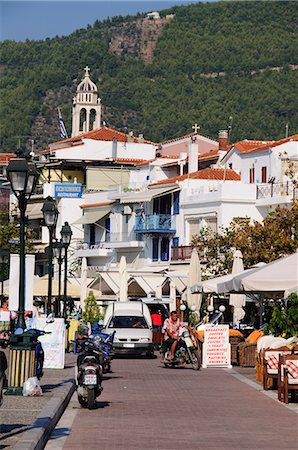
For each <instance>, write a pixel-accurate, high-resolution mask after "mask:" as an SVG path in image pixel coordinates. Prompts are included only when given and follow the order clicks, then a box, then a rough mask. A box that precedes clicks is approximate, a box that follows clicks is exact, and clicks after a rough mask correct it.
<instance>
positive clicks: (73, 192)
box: [54, 183, 83, 198]
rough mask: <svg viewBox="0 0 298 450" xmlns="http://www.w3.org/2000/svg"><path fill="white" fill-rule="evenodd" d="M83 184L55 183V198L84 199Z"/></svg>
mask: <svg viewBox="0 0 298 450" xmlns="http://www.w3.org/2000/svg"><path fill="white" fill-rule="evenodd" d="M82 192H83V187H82V184H81V183H55V192H54V197H55V198H82Z"/></svg>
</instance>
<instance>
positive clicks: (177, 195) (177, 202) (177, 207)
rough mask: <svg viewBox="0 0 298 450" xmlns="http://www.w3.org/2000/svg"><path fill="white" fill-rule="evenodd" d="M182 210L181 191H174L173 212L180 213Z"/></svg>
mask: <svg viewBox="0 0 298 450" xmlns="http://www.w3.org/2000/svg"><path fill="white" fill-rule="evenodd" d="M179 210H180V191H178V192H174V201H173V214H179Z"/></svg>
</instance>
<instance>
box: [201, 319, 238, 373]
mask: <svg viewBox="0 0 298 450" xmlns="http://www.w3.org/2000/svg"><path fill="white" fill-rule="evenodd" d="M202 367H205V368H206V367H229V368H231V367H232V366H231V345H230V343H229V326H228V325H206V328H205V331H204V344H203V364H202Z"/></svg>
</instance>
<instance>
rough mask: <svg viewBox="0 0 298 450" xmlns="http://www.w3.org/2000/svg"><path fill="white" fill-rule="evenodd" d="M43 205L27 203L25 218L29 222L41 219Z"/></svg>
mask: <svg viewBox="0 0 298 450" xmlns="http://www.w3.org/2000/svg"><path fill="white" fill-rule="evenodd" d="M42 207H43V203H28V205H27V208H26V216H27V217H28V219H29V220H33V219H42V218H43V214H42V210H41V208H42Z"/></svg>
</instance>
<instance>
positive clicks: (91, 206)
mask: <svg viewBox="0 0 298 450" xmlns="http://www.w3.org/2000/svg"><path fill="white" fill-rule="evenodd" d="M112 204H113V202H102V203H87V204H86V203H84V204H83V205H80V208H81V209H85V208H95V207H97V206H108V205H112Z"/></svg>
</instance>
